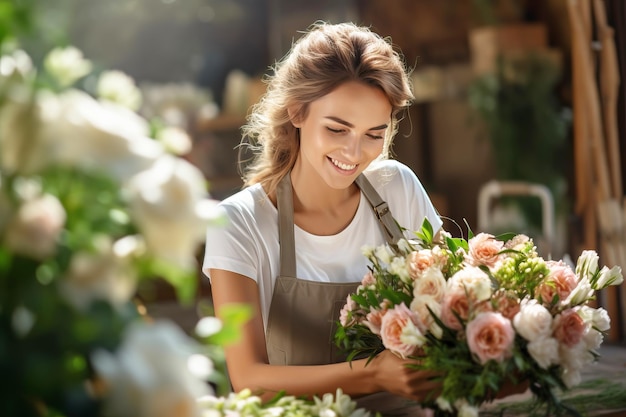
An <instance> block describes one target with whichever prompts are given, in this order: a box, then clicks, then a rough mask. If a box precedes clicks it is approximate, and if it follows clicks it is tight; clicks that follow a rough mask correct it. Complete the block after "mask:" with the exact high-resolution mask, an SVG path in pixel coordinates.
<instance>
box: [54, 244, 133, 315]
mask: <svg viewBox="0 0 626 417" xmlns="http://www.w3.org/2000/svg"><path fill="white" fill-rule="evenodd" d="M121 242H122V243H123V244H126V243H125V242H124V241H121ZM94 244H95V246H96V251H95V252H86V251H83V252H76V253H74V255H73V256H72V259H71V260H70V265H69V268H68V271H67V273H66V275H65V276H64V277H63V280H61V282H60V283H59V292H60V294H61V295H62V296H63V297H64V298H65V299H66V300H67V302H68V303H70V304H71V305H72V306H74V307H75V308H76V309H78V310H81V311H84V310H86V309H87V308H89V306H90V305H91V303H92V302H93V301H96V300H104V301H107V302H109V303H110V304H112V305H113V306H114V307H122V306H124V305H125V304H126V303H127V302H128V301H129V300H130V298H131V297H132V296H133V294H134V293H135V289H136V286H137V277H136V275H135V273H134V270H133V269H132V267H131V264H130V259H128V257H129V255H128V254H122V253H119V252H120V251H119V250H116V249H118V248H116V245H117V244H118V242H116V244H113V243H112V242H111V240H110V238H109V237H108V236H98V237H95V238H94ZM117 246H119V245H117Z"/></svg>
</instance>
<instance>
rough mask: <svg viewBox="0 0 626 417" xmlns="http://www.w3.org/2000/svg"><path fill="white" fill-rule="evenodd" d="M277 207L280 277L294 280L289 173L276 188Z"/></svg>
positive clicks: (294, 255) (291, 194) (294, 265)
mask: <svg viewBox="0 0 626 417" xmlns="http://www.w3.org/2000/svg"><path fill="white" fill-rule="evenodd" d="M276 205H277V206H278V207H277V208H278V243H279V245H280V275H282V276H286V277H293V278H296V244H295V240H294V235H293V189H292V187H291V172H288V173H287V175H285V176H284V177H283V178H282V179H281V180H280V182H279V183H278V187H277V188H276Z"/></svg>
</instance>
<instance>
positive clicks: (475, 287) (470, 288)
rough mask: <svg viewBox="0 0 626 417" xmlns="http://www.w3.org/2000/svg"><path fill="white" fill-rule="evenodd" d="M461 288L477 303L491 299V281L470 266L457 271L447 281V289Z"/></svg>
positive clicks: (479, 270) (482, 272)
mask: <svg viewBox="0 0 626 417" xmlns="http://www.w3.org/2000/svg"><path fill="white" fill-rule="evenodd" d="M455 286H457V287H461V288H463V289H464V290H465V291H467V292H468V293H469V294H470V296H471V297H473V298H474V299H475V300H477V301H482V300H487V299H489V297H491V294H492V289H491V279H490V278H489V276H488V275H487V274H486V273H485V272H484V271H483V270H482V269H480V268H478V267H474V266H470V267H467V268H465V269H461V270H459V271H458V272H457V273H455V274H454V275H453V276H452V277H450V279H449V280H448V289H450V288H452V287H455Z"/></svg>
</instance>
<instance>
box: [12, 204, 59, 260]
mask: <svg viewBox="0 0 626 417" xmlns="http://www.w3.org/2000/svg"><path fill="white" fill-rule="evenodd" d="M65 220H66V214H65V209H64V208H63V206H62V205H61V203H60V202H59V200H58V199H57V198H56V197H55V196H53V195H51V194H44V195H40V196H37V197H35V198H32V199H29V200H25V201H24V202H22V203H21V204H20V206H19V207H18V209H17V211H16V212H15V214H14V215H13V216H12V217H11V219H10V221H9V223H8V225H7V228H6V233H5V236H4V243H5V244H6V245H7V247H8V248H9V249H11V250H12V251H14V252H15V253H19V254H21V255H25V256H30V257H32V258H34V259H39V260H41V259H45V258H47V257H49V256H51V255H53V254H54V253H55V252H56V247H57V243H58V240H59V235H60V233H61V230H62V229H63V226H64V225H65Z"/></svg>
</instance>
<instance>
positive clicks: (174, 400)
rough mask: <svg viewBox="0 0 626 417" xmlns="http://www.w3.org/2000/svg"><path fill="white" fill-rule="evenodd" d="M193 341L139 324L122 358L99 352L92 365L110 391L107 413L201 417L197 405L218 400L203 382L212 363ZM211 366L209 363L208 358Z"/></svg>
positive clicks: (163, 325)
mask: <svg viewBox="0 0 626 417" xmlns="http://www.w3.org/2000/svg"><path fill="white" fill-rule="evenodd" d="M200 351H201V346H199V345H198V344H197V343H196V342H195V341H194V340H193V339H191V338H189V337H188V336H187V335H186V334H185V333H184V332H183V331H182V330H181V329H180V328H179V327H178V326H176V325H175V324H173V323H170V322H167V321H157V322H154V323H146V322H143V321H138V322H136V323H134V324H131V325H130V326H129V327H128V328H127V329H126V331H125V333H124V336H123V340H122V343H121V345H120V347H119V348H118V350H117V352H115V353H110V352H108V351H105V350H98V351H96V352H94V354H93V355H92V363H93V366H94V368H95V370H96V374H97V375H98V377H100V378H102V380H103V381H104V382H105V384H106V387H107V388H108V391H107V392H106V394H105V398H104V410H105V412H106V413H107V414H109V415H116V416H120V417H166V416H173V415H176V416H178V417H196V416H197V415H199V409H198V404H197V402H196V401H197V399H198V398H201V397H203V396H206V395H209V394H212V392H211V389H210V388H209V384H207V383H206V381H203V380H202V379H201V377H202V376H204V374H206V368H207V366H206V362H207V361H206V360H205V361H203V363H202V366H201V369H200V370H199V371H200V372H196V371H198V369H196V368H195V367H194V368H192V366H194V365H195V366H196V367H197V364H198V363H199V361H198V360H197V359H196V358H197V357H196V356H195V355H197V354H198V353H199V352H200ZM207 360H208V358H207Z"/></svg>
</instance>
